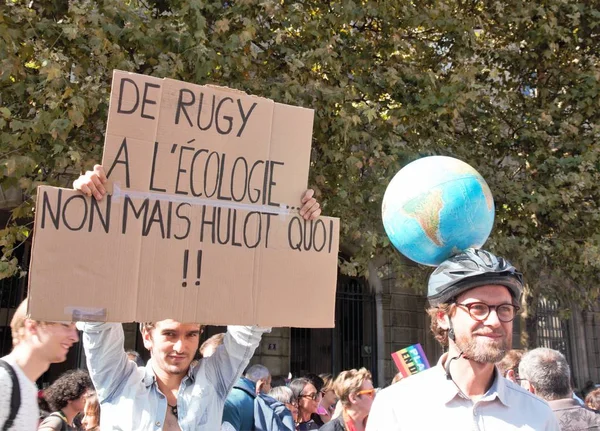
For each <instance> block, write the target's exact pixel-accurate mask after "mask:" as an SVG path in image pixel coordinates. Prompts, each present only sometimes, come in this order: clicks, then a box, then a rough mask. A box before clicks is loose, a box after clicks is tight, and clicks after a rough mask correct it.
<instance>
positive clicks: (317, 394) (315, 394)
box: [298, 392, 320, 400]
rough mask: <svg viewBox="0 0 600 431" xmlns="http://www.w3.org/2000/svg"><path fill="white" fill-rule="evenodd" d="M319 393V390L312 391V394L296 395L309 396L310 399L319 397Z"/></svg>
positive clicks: (299, 396)
mask: <svg viewBox="0 0 600 431" xmlns="http://www.w3.org/2000/svg"><path fill="white" fill-rule="evenodd" d="M319 395H320V393H319V392H313V393H312V394H304V395H298V398H310V399H311V400H316V399H317V398H319Z"/></svg>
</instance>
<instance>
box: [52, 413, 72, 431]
mask: <svg viewBox="0 0 600 431" xmlns="http://www.w3.org/2000/svg"><path fill="white" fill-rule="evenodd" d="M50 416H52V417H54V418H59V419H60V431H68V428H67V425H68V424H67V420H66V419H65V417H64V416H63V415H62V413H59V412H54V413H50V414H49V415H48V417H50Z"/></svg>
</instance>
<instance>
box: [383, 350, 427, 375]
mask: <svg viewBox="0 0 600 431" xmlns="http://www.w3.org/2000/svg"><path fill="white" fill-rule="evenodd" d="M392 359H393V360H394V362H395V363H396V367H398V371H400V373H402V376H403V377H408V376H410V375H412V374H417V373H418V372H421V371H423V370H426V369H427V368H429V361H428V360H427V356H425V352H423V348H422V347H421V344H413V345H412V346H408V347H406V348H404V349H402V350H398V351H397V352H394V353H392Z"/></svg>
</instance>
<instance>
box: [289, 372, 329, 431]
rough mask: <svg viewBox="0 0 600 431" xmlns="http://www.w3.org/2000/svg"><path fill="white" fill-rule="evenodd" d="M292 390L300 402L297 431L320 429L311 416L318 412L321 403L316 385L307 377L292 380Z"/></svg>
mask: <svg viewBox="0 0 600 431" xmlns="http://www.w3.org/2000/svg"><path fill="white" fill-rule="evenodd" d="M317 384H318V383H317ZM321 387H322V385H321ZM290 389H291V390H292V392H293V393H294V396H295V397H296V399H297V400H298V422H297V426H296V430H297V431H308V430H315V429H319V426H318V425H317V424H315V422H314V421H313V420H312V418H311V416H312V415H313V414H314V413H316V412H317V408H318V407H319V403H320V402H321V392H320V391H319V390H318V389H317V388H316V387H315V384H313V383H312V382H311V380H309V379H307V378H306V377H300V378H298V379H294V380H292V381H291V383H290Z"/></svg>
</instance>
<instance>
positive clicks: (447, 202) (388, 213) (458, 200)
mask: <svg viewBox="0 0 600 431" xmlns="http://www.w3.org/2000/svg"><path fill="white" fill-rule="evenodd" d="M381 215H382V218H383V226H384V227H385V231H386V233H387V235H388V237H389V238H390V241H391V242H392V244H393V245H394V247H396V249H398V251H400V252H401V253H402V254H403V255H404V256H406V257H408V258H409V259H411V260H413V261H415V262H418V263H421V264H424V265H430V266H437V265H439V264H440V263H442V262H443V261H444V260H446V259H448V258H449V257H450V256H452V255H454V254H456V253H459V252H461V251H463V250H465V249H467V248H470V247H473V248H481V247H482V246H483V244H484V243H485V242H486V241H487V239H488V237H489V235H490V232H491V231H492V226H493V224H494V198H493V196H492V193H491V191H490V188H489V187H488V185H487V183H486V182H485V180H484V179H483V177H482V176H481V175H480V174H479V173H478V172H477V171H476V170H475V169H473V168H472V167H471V166H470V165H468V164H467V163H465V162H463V161H461V160H458V159H455V158H452V157H445V156H432V157H424V158H422V159H419V160H416V161H414V162H412V163H410V164H408V165H406V166H405V167H404V168H402V169H401V170H400V171H399V172H398V173H397V174H396V175H395V176H394V178H393V179H392V181H391V182H390V184H389V185H388V187H387V189H386V192H385V195H384V197H383V205H382V210H381Z"/></svg>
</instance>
